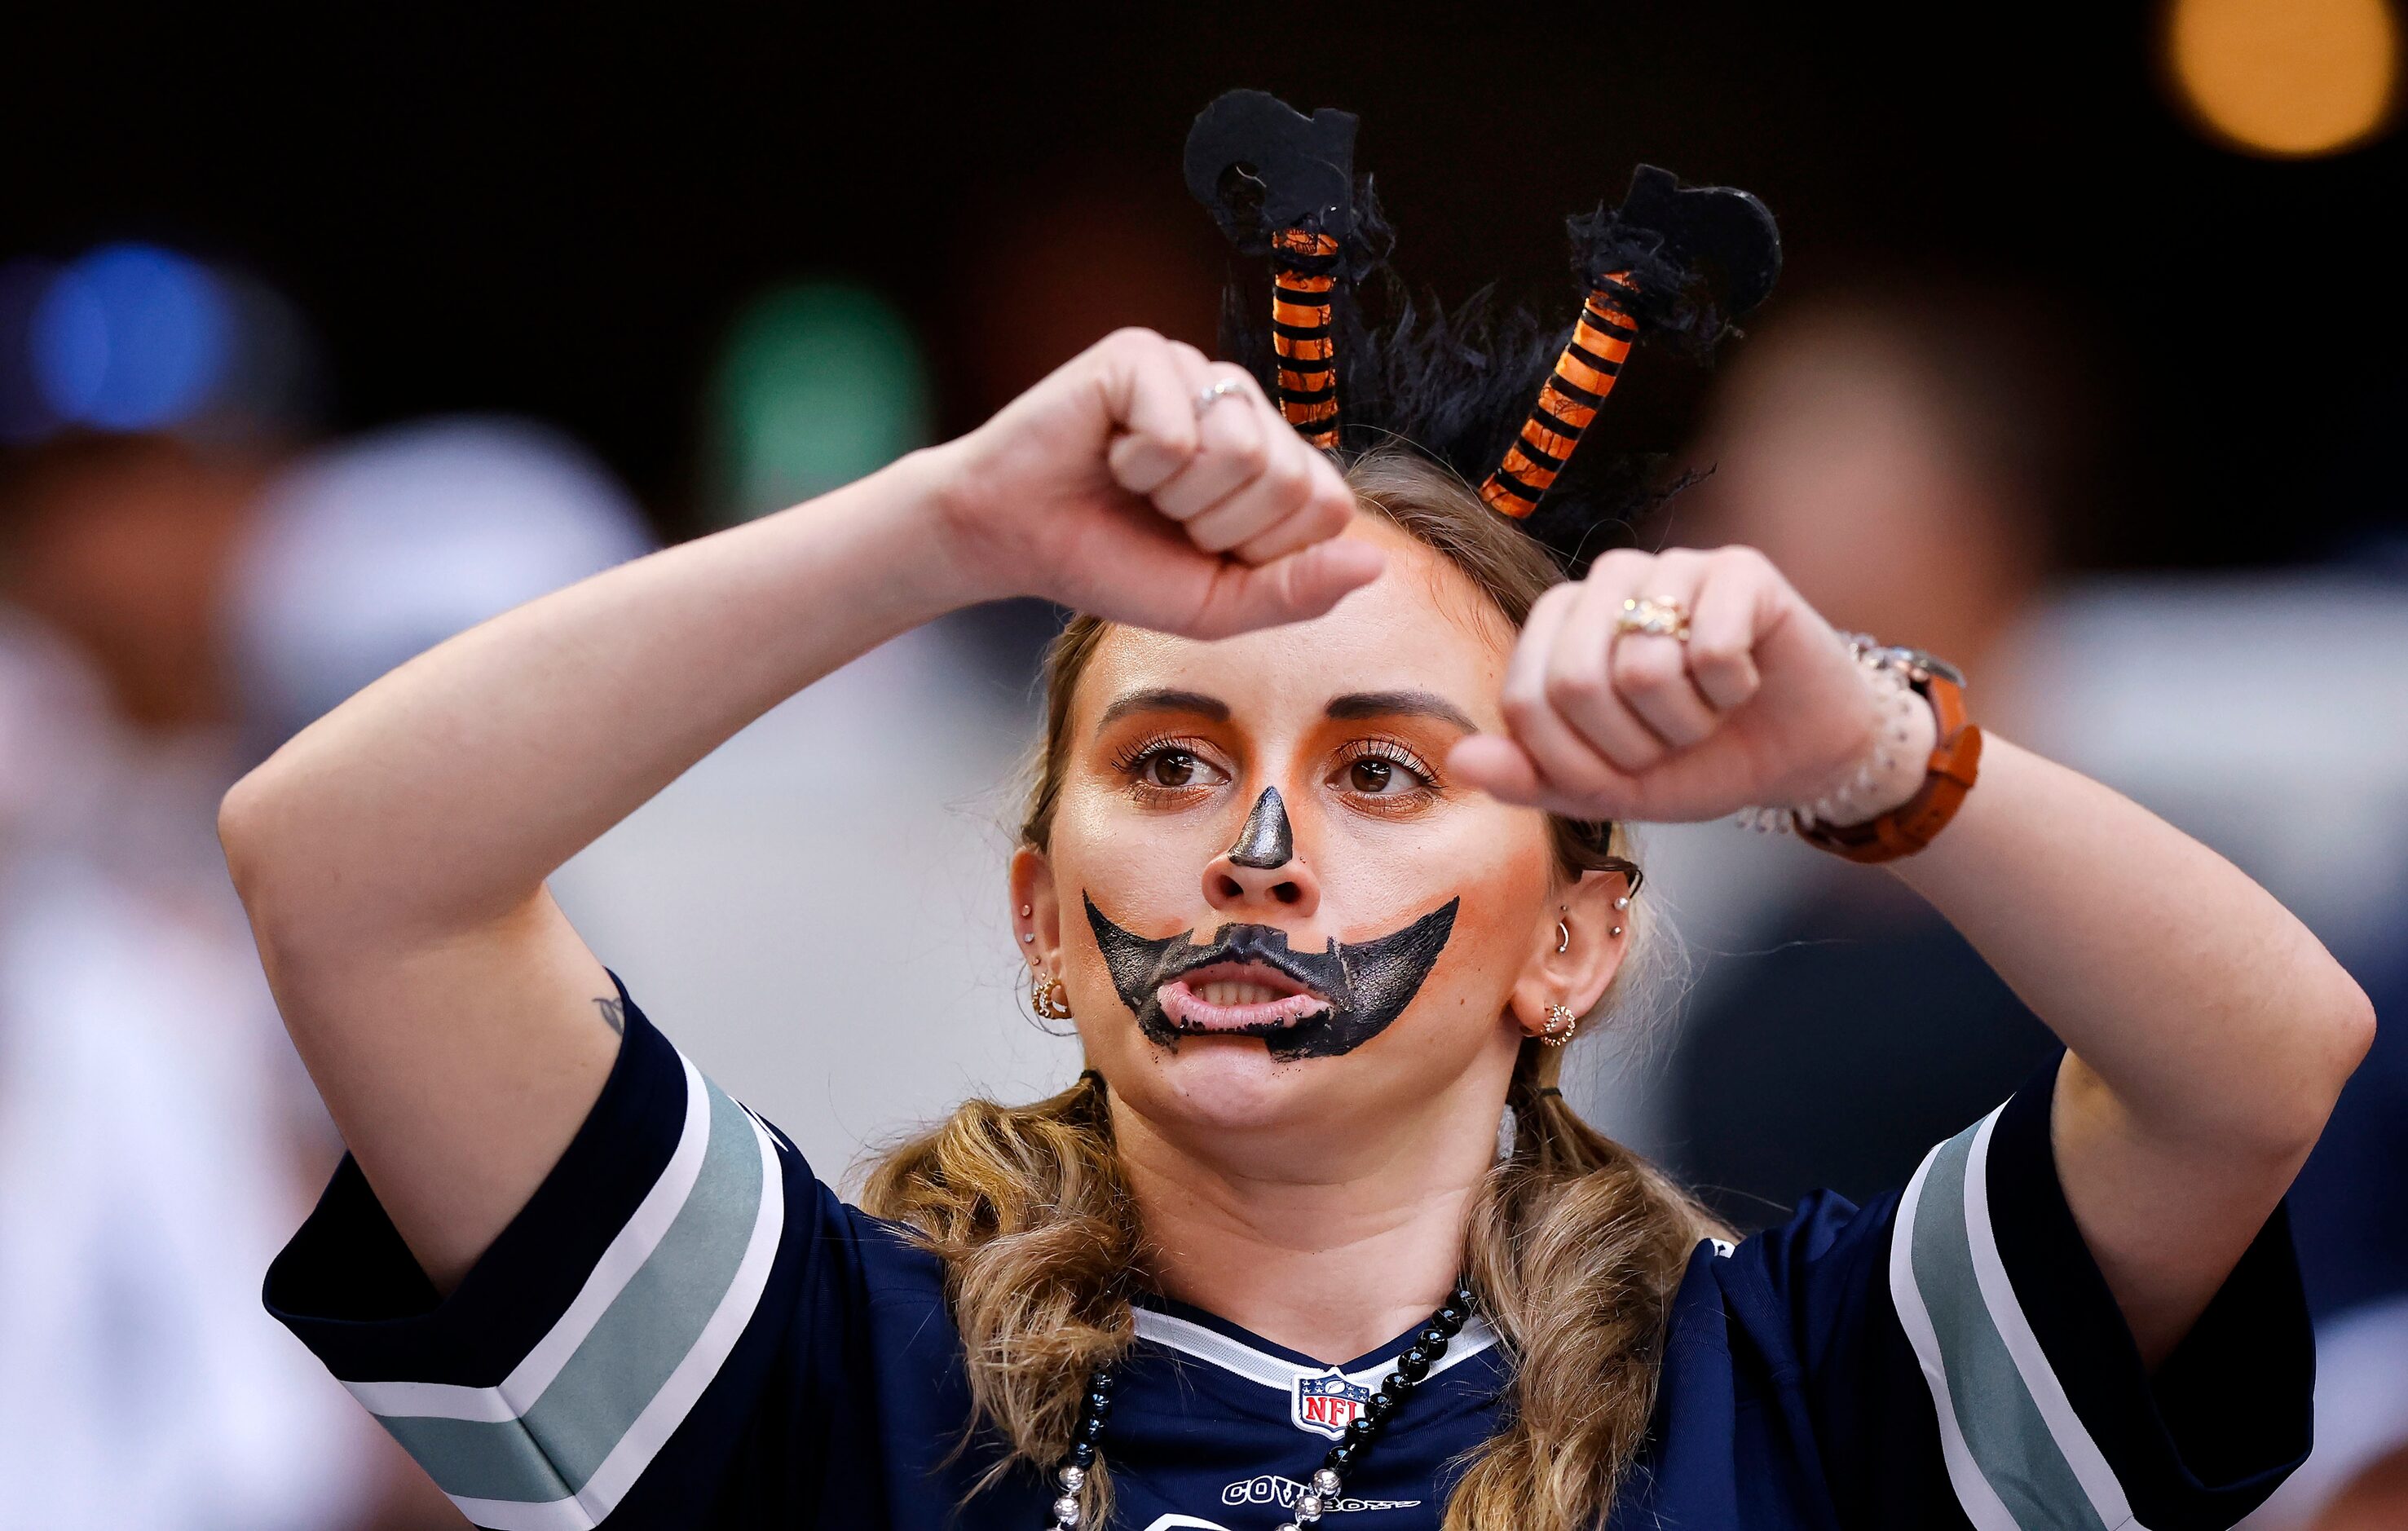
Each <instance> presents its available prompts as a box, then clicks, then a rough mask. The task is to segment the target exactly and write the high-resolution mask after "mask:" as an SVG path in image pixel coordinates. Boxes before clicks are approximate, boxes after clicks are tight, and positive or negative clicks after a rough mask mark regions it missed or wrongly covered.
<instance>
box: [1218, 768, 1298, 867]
mask: <svg viewBox="0 0 2408 1531" xmlns="http://www.w3.org/2000/svg"><path fill="white" fill-rule="evenodd" d="M1227 854H1228V857H1229V860H1230V861H1231V862H1232V863H1234V864H1235V865H1237V866H1251V867H1253V868H1254V870H1256V871H1258V872H1269V871H1273V870H1276V869H1277V868H1279V867H1282V866H1286V865H1287V864H1288V863H1289V862H1290V861H1292V860H1294V859H1295V856H1296V837H1295V836H1294V834H1292V833H1291V832H1290V831H1289V829H1288V825H1287V805H1286V804H1285V803H1283V802H1281V801H1280V794H1279V789H1278V788H1277V787H1265V788H1264V789H1263V794H1262V795H1261V796H1260V797H1257V798H1255V799H1254V808H1253V810H1252V811H1251V812H1249V813H1248V814H1247V815H1246V824H1245V827H1244V828H1243V829H1240V830H1239V831H1238V843H1237V844H1235V845H1232V846H1231V847H1229V850H1228V852H1227Z"/></svg>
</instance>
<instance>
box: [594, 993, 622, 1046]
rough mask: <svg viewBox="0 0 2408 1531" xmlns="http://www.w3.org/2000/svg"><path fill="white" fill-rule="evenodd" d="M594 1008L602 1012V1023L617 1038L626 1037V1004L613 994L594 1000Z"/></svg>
mask: <svg viewBox="0 0 2408 1531" xmlns="http://www.w3.org/2000/svg"><path fill="white" fill-rule="evenodd" d="M594 1008H595V1009H597V1010H600V1011H601V1012H602V1021H603V1023H604V1024H605V1025H607V1026H609V1028H610V1030H611V1031H612V1032H613V1033H615V1034H616V1035H618V1036H621V1037H624V1036H625V1035H627V1002H626V1001H625V1000H624V999H621V998H619V997H618V996H617V995H615V994H613V995H611V996H609V997H608V998H603V999H596V1000H595V1002H594Z"/></svg>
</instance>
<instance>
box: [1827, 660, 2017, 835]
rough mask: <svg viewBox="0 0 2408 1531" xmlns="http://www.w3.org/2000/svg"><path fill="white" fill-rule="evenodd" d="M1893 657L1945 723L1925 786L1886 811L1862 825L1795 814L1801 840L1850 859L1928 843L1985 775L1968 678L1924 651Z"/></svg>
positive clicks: (1915, 688)
mask: <svg viewBox="0 0 2408 1531" xmlns="http://www.w3.org/2000/svg"><path fill="white" fill-rule="evenodd" d="M1888 654H1889V656H1891V657H1892V658H1893V660H1894V662H1895V663H1897V664H1898V665H1900V666H1902V667H1903V670H1904V673H1905V676H1906V683H1907V685H1908V686H1909V687H1910V688H1912V689H1913V690H1914V693H1915V694H1917V695H1919V696H1921V697H1922V698H1923V699H1924V700H1925V701H1927V702H1929V703H1930V704H1931V715H1932V717H1933V719H1934V720H1935V721H1937V722H1938V723H1939V725H1940V739H1939V742H1938V743H1937V744H1935V745H1933V746H1932V749H1931V758H1930V760H1929V761H1928V763H1927V764H1926V765H1925V766H1924V776H1923V785H1922V786H1921V787H1919V788H1917V789H1916V790H1915V794H1914V796H1912V797H1910V798H1908V799H1907V800H1906V801H1905V802H1903V803H1900V804H1899V806H1898V807H1896V808H1892V809H1890V810H1889V811H1888V812H1887V813H1884V814H1881V815H1880V816H1878V817H1876V818H1871V819H1868V820H1866V821H1865V822H1864V823H1860V824H1826V823H1809V822H1808V821H1807V819H1806V817H1805V816H1804V815H1803V814H1798V813H1793V814H1792V815H1791V823H1792V824H1793V825H1794V827H1795V828H1796V829H1797V831H1798V837H1799V839H1801V840H1804V841H1805V842H1806V843H1807V844H1809V845H1812V846H1815V847H1818V848H1820V849H1822V850H1825V851H1830V852H1831V853H1832V854H1833V855H1835V856H1845V857H1847V858H1848V859H1849V860H1850V861H1860V862H1866V863H1872V862H1882V861H1895V860H1897V859H1898V858H1899V857H1900V856H1911V855H1913V854H1914V853H1915V852H1916V851H1920V850H1922V849H1923V848H1924V847H1925V846H1927V845H1929V844H1930V843H1931V841H1932V839H1933V837H1936V836H1937V835H1938V834H1939V833H1940V832H1941V831H1942V829H1945V828H1947V827H1948V821H1949V820H1951V819H1953V818H1955V817H1956V816H1957V808H1961V807H1962V806H1963V805H1964V802H1965V794H1967V793H1969V792H1971V791H1972V790H1973V780H1974V778H1975V777H1977V776H1978V775H1979V774H1980V772H1981V766H1982V730H1981V727H1980V726H1979V725H1978V724H1975V723H1968V722H1966V721H1965V678H1964V676H1962V675H1961V674H1959V673H1958V672H1957V668H1956V666H1954V665H1950V664H1948V663H1947V662H1946V661H1944V660H1940V659H1935V658H1933V657H1932V656H1931V655H1929V654H1927V653H1924V652H1922V651H1920V650H1915V649H1892V650H1890V651H1888Z"/></svg>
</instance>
